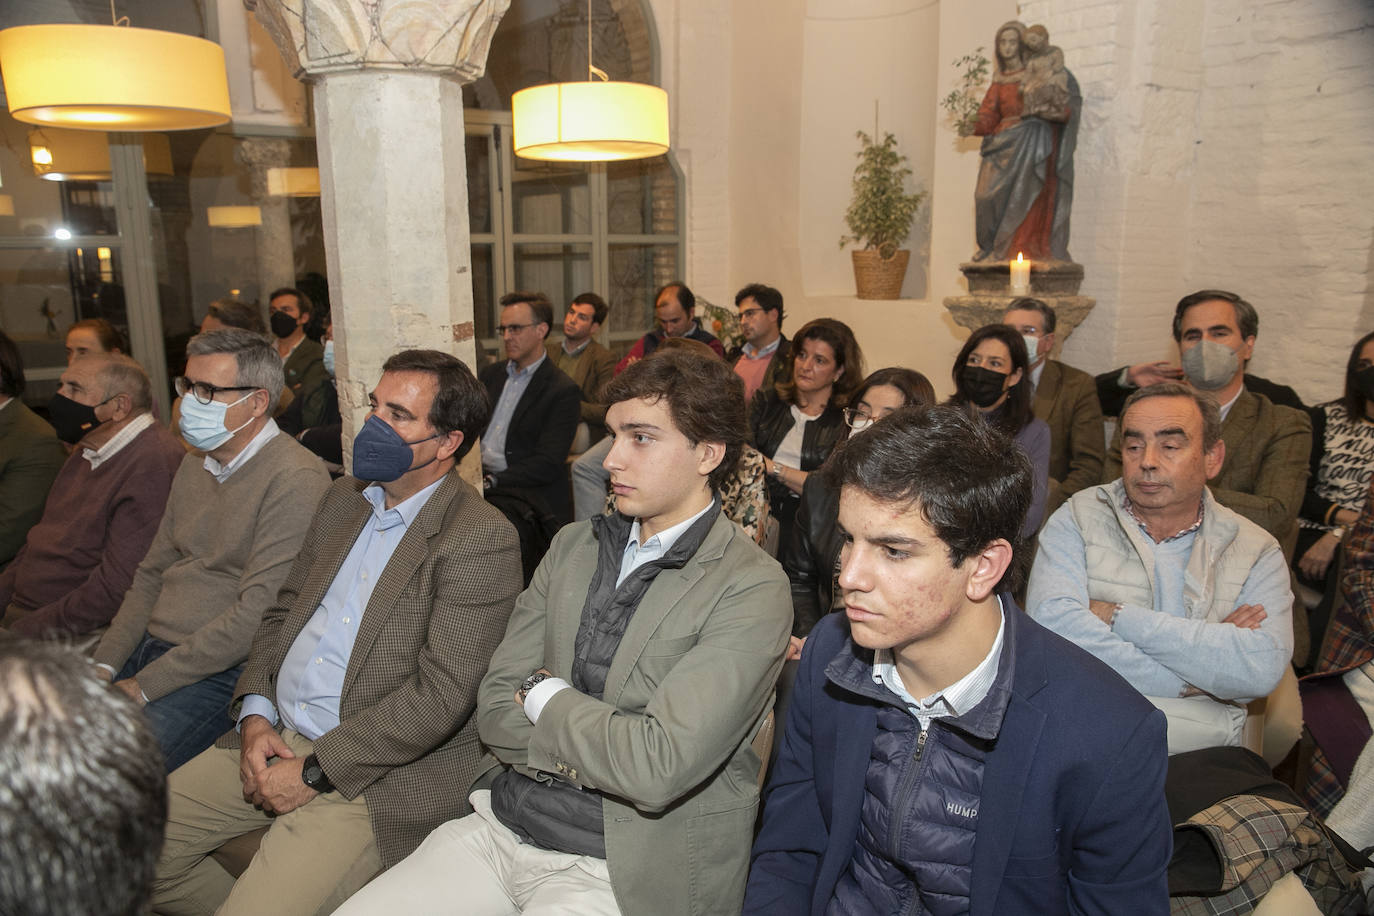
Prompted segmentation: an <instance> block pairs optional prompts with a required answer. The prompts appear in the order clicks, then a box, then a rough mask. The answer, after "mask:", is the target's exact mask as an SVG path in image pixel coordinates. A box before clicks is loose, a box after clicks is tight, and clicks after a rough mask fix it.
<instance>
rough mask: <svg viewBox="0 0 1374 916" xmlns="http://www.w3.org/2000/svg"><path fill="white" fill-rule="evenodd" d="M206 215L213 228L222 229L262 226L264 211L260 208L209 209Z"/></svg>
mask: <svg viewBox="0 0 1374 916" xmlns="http://www.w3.org/2000/svg"><path fill="white" fill-rule="evenodd" d="M205 215H206V218H207V219H208V220H209V221H210V225H211V226H215V227H217V228H220V229H244V228H247V227H248V226H261V225H262V210H261V209H260V208H258V207H207V208H206V211H205Z"/></svg>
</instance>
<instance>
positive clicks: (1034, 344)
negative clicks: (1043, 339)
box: [1021, 334, 1040, 366]
mask: <svg viewBox="0 0 1374 916" xmlns="http://www.w3.org/2000/svg"><path fill="white" fill-rule="evenodd" d="M1021 339H1022V340H1024V341H1025V342H1026V358H1027V360H1028V361H1029V362H1030V364H1031V365H1032V366H1034V365H1035V361H1036V360H1037V359H1039V358H1040V357H1039V356H1037V355H1036V351H1037V350H1039V349H1040V338H1039V337H1032V336H1031V335H1029V334H1022V335H1021Z"/></svg>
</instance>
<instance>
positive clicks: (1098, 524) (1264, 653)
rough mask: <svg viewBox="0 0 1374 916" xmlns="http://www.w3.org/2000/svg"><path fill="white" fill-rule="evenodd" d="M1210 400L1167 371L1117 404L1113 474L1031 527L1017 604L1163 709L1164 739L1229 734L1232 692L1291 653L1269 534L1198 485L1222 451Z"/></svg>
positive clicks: (1283, 665)
mask: <svg viewBox="0 0 1374 916" xmlns="http://www.w3.org/2000/svg"><path fill="white" fill-rule="evenodd" d="M1221 428H1222V425H1221V419H1220V416H1219V414H1218V409H1217V405H1216V402H1215V401H1214V400H1212V397H1211V396H1210V395H1208V394H1205V393H1202V392H1199V391H1197V390H1195V389H1194V388H1192V387H1190V386H1187V385H1183V384H1181V383H1177V382H1165V383H1161V384H1158V385H1152V386H1150V387H1148V388H1142V389H1140V390H1139V391H1137V392H1136V393H1135V394H1133V395H1131V396H1130V398H1128V399H1127V401H1126V405H1125V408H1124V410H1123V412H1122V417H1121V442H1122V448H1121V452H1122V476H1121V478H1120V479H1119V480H1116V481H1113V482H1112V483H1109V484H1105V485H1101V486H1095V487H1089V488H1088V489H1086V490H1080V491H1079V492H1078V493H1075V494H1074V495H1073V496H1071V497H1070V498H1069V500H1068V502H1067V503H1065V504H1064V505H1063V506H1062V507H1061V508H1060V509H1059V511H1057V512H1055V513H1054V515H1053V516H1051V517H1050V520H1049V521H1048V522H1046V524H1045V527H1044V529H1043V530H1042V531H1041V532H1040V546H1039V551H1038V553H1037V554H1036V557H1035V565H1034V568H1033V569H1032V571H1031V579H1030V590H1029V593H1028V595H1027V602H1026V606H1027V610H1028V611H1029V612H1030V615H1031V616H1032V617H1033V618H1034V619H1035V620H1037V621H1038V622H1040V623H1042V624H1044V625H1045V626H1047V627H1049V628H1050V629H1052V630H1054V631H1055V632H1057V633H1058V634H1059V635H1061V636H1063V637H1064V638H1066V639H1068V640H1070V641H1072V642H1074V643H1077V644H1078V645H1080V646H1082V647H1083V648H1084V649H1087V650H1088V651H1089V652H1091V653H1092V654H1093V655H1096V656H1097V657H1098V658H1100V659H1101V660H1102V661H1104V662H1106V663H1107V664H1108V665H1110V666H1111V667H1112V668H1113V669H1115V670H1116V672H1117V673H1118V674H1120V675H1121V676H1122V677H1124V678H1125V679H1126V680H1127V681H1129V682H1130V683H1131V685H1132V686H1134V687H1135V688H1136V689H1137V690H1139V691H1140V692H1141V693H1142V694H1144V695H1145V696H1146V698H1148V699H1149V700H1150V701H1151V702H1152V703H1154V704H1155V705H1156V706H1157V707H1159V708H1160V709H1162V710H1163V711H1164V714H1165V716H1166V717H1167V719H1168V723H1169V725H1168V727H1169V735H1168V738H1169V752H1170V753H1171V754H1173V753H1179V752H1181V751H1188V750H1196V749H1199V748H1204V747H1217V746H1227V745H1239V744H1241V743H1242V729H1243V726H1244V724H1245V717H1246V709H1245V706H1246V704H1247V703H1248V702H1249V701H1250V700H1252V699H1254V698H1256V697H1262V696H1266V695H1268V694H1269V693H1270V692H1271V691H1273V690H1274V689H1275V687H1276V686H1277V685H1278V684H1279V681H1280V678H1281V677H1282V676H1283V674H1284V672H1285V670H1286V669H1287V668H1288V662H1289V659H1291V658H1292V655H1293V625H1292V616H1291V612H1292V605H1293V594H1292V591H1291V590H1290V588H1289V577H1288V568H1287V564H1286V563H1285V562H1284V559H1283V552H1282V551H1281V550H1280V548H1279V545H1278V542H1276V541H1275V540H1274V538H1273V536H1272V535H1270V534H1269V533H1267V532H1266V531H1265V530H1264V529H1263V528H1261V527H1260V526H1259V525H1257V524H1255V523H1254V522H1252V521H1250V520H1248V519H1246V518H1245V517H1243V516H1242V515H1240V514H1239V513H1237V512H1235V511H1232V510H1231V509H1228V508H1226V507H1225V506H1223V505H1222V504H1221V503H1220V502H1218V501H1217V500H1216V499H1215V498H1214V497H1213V496H1212V493H1211V492H1210V491H1209V490H1208V489H1207V481H1208V479H1209V478H1211V477H1213V476H1215V475H1216V474H1217V472H1218V471H1219V470H1220V469H1221V466H1222V462H1223V461H1224V460H1225V459H1226V443H1225V441H1224V440H1223V439H1222V436H1221Z"/></svg>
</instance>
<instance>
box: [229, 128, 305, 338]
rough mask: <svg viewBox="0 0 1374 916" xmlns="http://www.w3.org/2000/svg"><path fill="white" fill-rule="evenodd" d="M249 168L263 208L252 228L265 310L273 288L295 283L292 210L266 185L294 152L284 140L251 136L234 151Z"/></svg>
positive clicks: (255, 195)
mask: <svg viewBox="0 0 1374 916" xmlns="http://www.w3.org/2000/svg"><path fill="white" fill-rule="evenodd" d="M234 155H235V157H236V158H237V159H238V161H239V162H240V163H242V164H243V165H244V166H247V168H248V176H249V183H250V186H251V195H252V198H253V203H254V204H256V205H257V207H258V209H259V210H261V211H262V225H260V226H258V227H257V228H256V229H255V230H254V232H253V241H254V243H255V244H256V246H257V254H258V299H259V302H260V304H261V306H262V310H263V313H264V314H266V312H267V297H268V296H270V295H271V294H272V290H274V289H281V288H282V287H283V286H295V285H296V256H295V246H294V244H293V243H292V240H291V213H290V211H289V210H288V209H287V198H285V197H281V196H275V197H274V196H273V195H272V194H271V193H269V191H268V187H267V170H268V169H274V168H282V167H284V166H285V165H286V163H287V161H288V159H289V158H290V156H291V146H290V144H288V143H287V142H286V141H285V140H280V139H274V138H270V137H249V138H247V139H245V140H243V141H241V142H240V143H239V144H238V148H237V150H236V151H235V153H234Z"/></svg>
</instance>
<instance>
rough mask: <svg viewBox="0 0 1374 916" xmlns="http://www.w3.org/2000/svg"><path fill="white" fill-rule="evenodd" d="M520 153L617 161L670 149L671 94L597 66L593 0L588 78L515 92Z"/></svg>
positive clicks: (589, 16)
mask: <svg viewBox="0 0 1374 916" xmlns="http://www.w3.org/2000/svg"><path fill="white" fill-rule="evenodd" d="M511 121H512V126H513V128H514V130H513V134H514V138H513V139H514V143H515V155H517V156H520V157H522V158H525V159H540V160H545V161H551V162H614V161H617V160H623V159H646V158H648V157H650V156H661V155H662V154H664V153H666V152H668V93H667V92H665V91H663V90H662V89H660V88H659V87H657V86H650V85H647V84H645V83H629V82H617V81H613V80H610V79H609V78H608V77H607V76H606V73H605V71H603V70H601V69H599V68H597V67H596V66H594V65H593V64H592V2H591V0H587V80H586V82H580V83H546V84H544V85H542V86H531V87H530V88H528V89H522V90H520V91H519V92H517V93H515V94H514V95H513V96H511Z"/></svg>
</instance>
